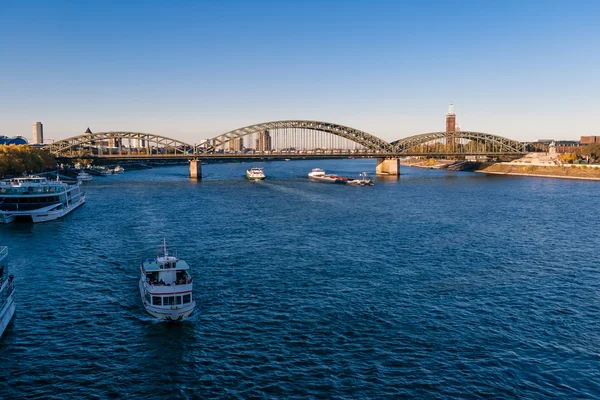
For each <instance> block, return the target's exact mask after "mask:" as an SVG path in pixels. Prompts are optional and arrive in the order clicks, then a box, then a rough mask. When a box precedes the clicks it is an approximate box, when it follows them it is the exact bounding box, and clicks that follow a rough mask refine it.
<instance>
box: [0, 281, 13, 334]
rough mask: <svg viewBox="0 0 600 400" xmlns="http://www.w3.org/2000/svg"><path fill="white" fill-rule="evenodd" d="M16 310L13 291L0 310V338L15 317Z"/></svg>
mask: <svg viewBox="0 0 600 400" xmlns="http://www.w3.org/2000/svg"><path fill="white" fill-rule="evenodd" d="M16 308H17V305H16V302H15V292H14V291H13V292H12V293H11V294H10V296H9V298H8V301H7V302H6V304H5V305H4V308H3V309H2V310H0V337H2V334H3V333H4V330H5V329H6V327H7V326H8V324H9V323H10V321H11V320H12V317H13V315H15V309H16Z"/></svg>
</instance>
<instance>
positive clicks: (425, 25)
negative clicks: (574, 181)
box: [0, 0, 600, 142]
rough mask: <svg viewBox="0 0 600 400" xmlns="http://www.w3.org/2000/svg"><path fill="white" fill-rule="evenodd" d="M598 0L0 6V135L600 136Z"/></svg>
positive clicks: (24, 2)
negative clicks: (300, 131) (339, 129)
mask: <svg viewBox="0 0 600 400" xmlns="http://www.w3.org/2000/svg"><path fill="white" fill-rule="evenodd" d="M599 21H600V1H553V0H548V1H534V0H531V1H512V0H507V1H486V0H476V1H470V0H461V1H433V0H431V1H427V0H425V1H411V2H402V1H398V0H396V1H349V0H347V1H327V0H325V1H323V0H321V1H298V2H293V1H227V0H222V1H205V2H201V1H174V0H172V1H166V0H165V1H152V0H145V1H142V0H139V1H128V0H123V1H110V0H105V1H84V0H80V1H75V0H73V1H60V0H53V1H50V0H47V1H29V0H1V1H0V134H4V135H9V136H13V135H23V136H26V137H28V138H30V137H31V125H32V123H33V122H34V121H42V122H43V123H44V133H45V135H44V136H45V137H46V138H53V139H61V138H66V137H69V136H73V135H76V134H79V133H83V131H84V130H85V129H86V128H87V127H88V126H90V128H91V129H92V130H93V131H108V130H131V131H139V132H152V133H162V134H164V135H167V136H172V137H175V138H178V139H181V140H186V141H188V142H199V141H200V139H203V138H208V137H212V136H216V135H217V134H220V133H224V132H226V131H228V130H231V129H235V128H239V127H241V126H245V125H250V124H253V123H258V122H265V121H272V120H279V119H315V120H324V121H328V122H334V123H339V124H344V125H349V126H352V127H354V128H358V129H362V130H364V131H367V132H369V133H373V134H375V135H377V136H380V137H381V138H383V139H386V140H390V141H391V140H395V139H398V138H401V137H406V136H409V135H413V134H417V133H423V132H430V131H440V130H444V129H445V123H444V114H445V112H446V110H447V105H448V102H449V101H453V102H454V104H455V110H456V113H457V120H458V122H460V123H461V125H462V129H463V130H475V131H482V132H490V133H497V134H500V135H503V136H507V137H510V138H513V139H520V140H535V139H538V138H557V139H558V138H560V139H570V138H579V136H581V135H592V134H596V135H600V128H599V126H600V112H599V110H600V22H599Z"/></svg>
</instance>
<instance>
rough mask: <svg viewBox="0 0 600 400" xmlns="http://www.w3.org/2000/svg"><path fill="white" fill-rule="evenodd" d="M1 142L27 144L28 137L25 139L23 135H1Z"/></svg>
mask: <svg viewBox="0 0 600 400" xmlns="http://www.w3.org/2000/svg"><path fill="white" fill-rule="evenodd" d="M0 144H27V139H25V138H24V137H23V136H16V137H12V138H9V137H7V136H0Z"/></svg>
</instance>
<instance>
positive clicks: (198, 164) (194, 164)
mask: <svg viewBox="0 0 600 400" xmlns="http://www.w3.org/2000/svg"><path fill="white" fill-rule="evenodd" d="M190 178H192V179H197V180H201V179H202V161H200V160H190Z"/></svg>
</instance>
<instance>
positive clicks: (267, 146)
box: [255, 129, 271, 151]
mask: <svg viewBox="0 0 600 400" xmlns="http://www.w3.org/2000/svg"><path fill="white" fill-rule="evenodd" d="M255 150H256V151H271V135H270V134H269V131H268V130H266V129H265V130H264V131H262V132H260V133H259V134H258V137H257V138H256V148H255Z"/></svg>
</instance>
